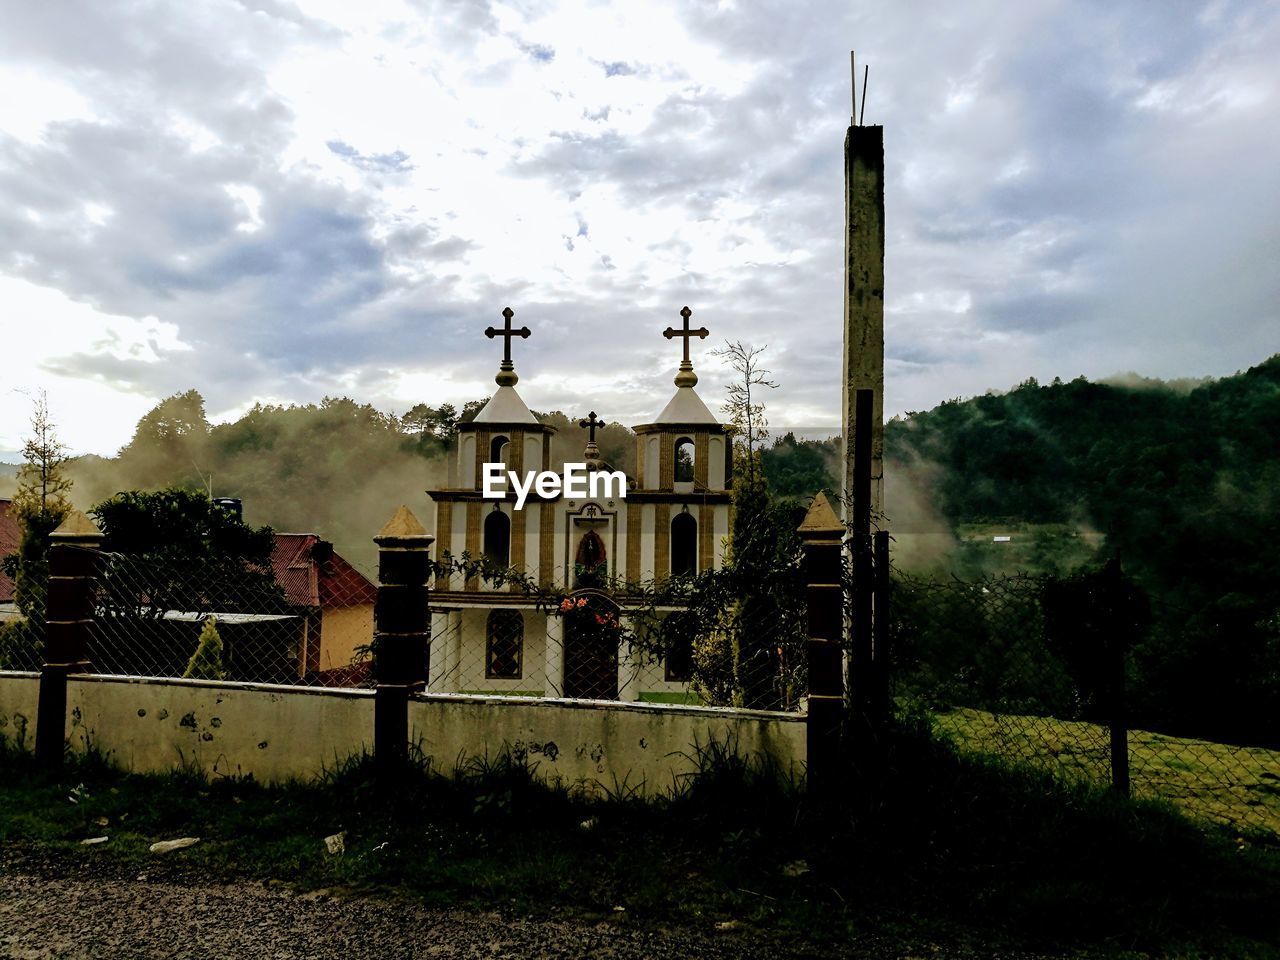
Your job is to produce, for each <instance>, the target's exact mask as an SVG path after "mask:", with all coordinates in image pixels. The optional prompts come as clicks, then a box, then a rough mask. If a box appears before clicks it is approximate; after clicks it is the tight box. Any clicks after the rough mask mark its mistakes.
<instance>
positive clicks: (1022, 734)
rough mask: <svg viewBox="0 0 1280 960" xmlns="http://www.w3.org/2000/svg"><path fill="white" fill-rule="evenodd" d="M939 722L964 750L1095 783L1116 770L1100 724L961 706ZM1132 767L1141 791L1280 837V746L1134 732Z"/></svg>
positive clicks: (1206, 815)
mask: <svg viewBox="0 0 1280 960" xmlns="http://www.w3.org/2000/svg"><path fill="white" fill-rule="evenodd" d="M938 725H939V727H940V729H941V730H943V731H944V732H946V733H948V734H950V735H951V736H953V737H954V738H955V740H956V743H957V745H959V746H960V747H961V748H962V749H968V750H974V751H977V752H980V753H995V754H998V755H1003V756H1014V757H1021V758H1023V759H1025V760H1027V761H1029V762H1032V763H1038V764H1041V765H1044V766H1046V767H1047V768H1050V769H1053V770H1057V771H1061V772H1063V773H1067V774H1069V775H1080V776H1082V777H1084V778H1085V779H1087V780H1090V781H1093V782H1095V783H1106V782H1107V781H1108V779H1109V778H1110V775H1111V766H1110V747H1109V734H1108V732H1107V728H1106V727H1101V726H1097V725H1096V724H1091V723H1082V722H1079V721H1069V720H1054V719H1052V718H1049V717H1025V716H1017V715H1014V714H999V715H997V714H992V713H987V712H985V711H982V710H956V711H953V712H951V713H948V714H945V715H943V716H941V717H939V718H938ZM1129 765H1130V773H1131V784H1132V788H1133V792H1134V793H1135V794H1136V795H1139V796H1150V797H1164V798H1166V799H1168V800H1170V801H1172V802H1173V803H1174V804H1175V805H1177V806H1178V807H1180V808H1182V809H1183V810H1185V811H1186V812H1187V813H1189V814H1192V815H1193V816H1196V817H1202V818H1205V819H1208V820H1213V821H1216V822H1218V823H1222V824H1226V825H1228V826H1234V827H1240V828H1244V829H1251V830H1258V831H1266V832H1270V833H1271V834H1273V835H1274V836H1275V837H1276V838H1277V839H1280V751H1276V750H1266V749H1263V748H1261V747H1237V746H1232V745H1230V744H1225V743H1213V742H1210V741H1208V740H1193V739H1188V738H1183V737H1169V736H1165V735H1163V734H1159V733H1150V732H1148V731H1145V730H1131V731H1129Z"/></svg>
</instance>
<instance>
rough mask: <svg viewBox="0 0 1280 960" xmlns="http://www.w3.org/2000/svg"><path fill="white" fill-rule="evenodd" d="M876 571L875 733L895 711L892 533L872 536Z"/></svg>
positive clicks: (873, 653)
mask: <svg viewBox="0 0 1280 960" xmlns="http://www.w3.org/2000/svg"><path fill="white" fill-rule="evenodd" d="M873 540H874V556H875V561H874V567H875V598H874V599H875V609H874V612H873V615H872V625H871V639H872V644H873V647H872V651H871V666H872V671H873V674H874V684H875V686H874V689H873V690H872V695H871V718H872V723H873V724H874V726H875V728H876V729H882V728H883V727H884V725H885V724H887V723H888V722H889V718H890V715H891V713H892V710H891V708H890V703H889V670H890V664H889V657H890V655H891V654H890V650H889V604H890V603H892V600H890V598H889V589H890V587H889V531H888V530H877V531H876V532H875V533H874V534H873Z"/></svg>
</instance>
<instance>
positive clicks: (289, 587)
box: [271, 533, 377, 686]
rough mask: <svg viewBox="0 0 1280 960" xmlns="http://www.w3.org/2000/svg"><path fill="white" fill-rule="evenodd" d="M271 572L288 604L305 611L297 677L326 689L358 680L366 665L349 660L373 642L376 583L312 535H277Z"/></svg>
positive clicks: (364, 671)
mask: <svg viewBox="0 0 1280 960" xmlns="http://www.w3.org/2000/svg"><path fill="white" fill-rule="evenodd" d="M271 569H272V572H273V573H274V574H275V578H276V582H277V583H278V584H279V585H280V588H281V589H282V590H283V591H284V593H285V597H286V598H287V600H288V602H289V604H290V605H291V606H294V607H301V608H304V609H305V610H306V611H307V612H306V614H305V616H304V617H303V625H302V628H301V632H300V634H299V639H298V648H299V649H298V652H297V669H298V677H299V678H300V679H304V678H305V679H309V680H313V681H317V682H319V683H321V684H324V685H326V686H346V685H348V684H350V683H354V682H358V681H359V680H360V679H362V678H363V676H364V675H365V674H366V673H367V671H368V664H367V662H365V663H353V660H355V659H356V649H357V648H358V647H360V646H363V645H367V644H368V643H369V641H370V640H371V639H372V638H373V601H374V598H375V597H376V595H377V588H376V587H375V586H374V584H373V583H372V582H370V580H369V579H368V578H367V577H366V576H365V575H364V574H362V573H361V572H360V571H359V570H357V569H356V568H355V567H353V566H352V565H351V564H350V563H348V562H347V561H346V560H344V559H343V558H342V556H341V555H340V554H338V553H335V552H334V549H333V544H332V543H330V542H329V541H327V540H322V539H321V538H320V537H319V536H317V535H316V534H314V533H277V534H275V544H274V547H273V549H272V551H271ZM362 659H365V658H362Z"/></svg>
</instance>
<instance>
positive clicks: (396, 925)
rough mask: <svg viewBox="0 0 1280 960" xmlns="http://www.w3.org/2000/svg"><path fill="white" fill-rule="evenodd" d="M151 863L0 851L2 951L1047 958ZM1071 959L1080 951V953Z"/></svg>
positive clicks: (354, 958)
mask: <svg viewBox="0 0 1280 960" xmlns="http://www.w3.org/2000/svg"><path fill="white" fill-rule="evenodd" d="M81 866H82V867H83V866H89V865H87V864H83V865H81ZM156 866H157V870H152V871H148V873H147V874H144V875H142V876H140V877H138V878H137V879H131V878H128V877H124V876H121V875H120V874H119V873H118V871H114V870H111V869H106V870H101V869H94V868H93V867H92V866H89V869H88V870H87V871H85V870H77V871H76V872H77V874H78V875H76V876H74V877H69V876H67V873H68V872H69V869H75V868H74V867H71V865H70V864H68V863H67V862H66V861H63V860H59V859H57V858H47V857H44V856H41V855H40V854H38V853H35V854H34V855H33V851H30V850H27V851H21V852H19V851H15V850H13V849H8V850H6V849H0V960H14V958H20V960H55V958H57V960H64V958H65V960H82V958H93V960H115V958H126V957H127V958H130V960H133V958H138V960H142V958H166V960H167V958H175V960H177V958H200V960H209V958H235V960H239V958H250V957H252V958H264V960H293V958H298V960H329V958H339V960H362V958H366V957H368V958H375V957H376V958H378V960H395V958H400V957H415V958H416V957H424V958H426V957H432V958H434V957H443V958H472V957H483V958H485V960H502V958H517V957H518V958H522V960H523V958H529V960H544V958H591V960H631V958H636V960H674V958H681V960H689V958H707V960H717V958H724V960H793V958H795V960H799V958H817V957H823V958H827V957H831V958H837V957H839V958H847V960H886V958H902V960H923V958H929V960H940V958H956V960H959V958H972V957H991V958H1001V960H1052V958H1050V957H1048V956H1046V955H1044V954H1040V953H1034V954H1033V953H1023V952H1020V951H1016V950H1013V951H1011V950H1008V949H1007V948H997V949H995V950H992V949H990V948H989V947H985V946H984V945H983V944H982V943H981V942H980V940H979V941H978V942H976V943H970V944H966V945H963V946H961V945H958V944H956V943H947V944H937V943H929V942H925V943H919V942H917V943H914V944H911V945H908V944H904V943H902V942H900V941H898V940H896V939H894V938H889V937H885V936H878V935H875V934H871V933H868V934H864V935H862V936H860V937H858V938H857V942H854V943H849V944H844V945H842V946H841V948H838V949H833V948H831V947H826V948H822V947H814V946H801V945H797V944H795V943H793V942H784V941H782V940H781V939H780V938H777V937H775V936H772V935H771V934H770V933H769V931H767V930H763V929H757V928H752V927H747V926H736V927H735V928H733V929H729V930H718V929H716V927H715V926H714V925H712V924H710V923H708V924H707V925H706V926H699V927H696V928H695V927H688V926H683V927H682V926H664V925H660V924H656V923H642V922H637V921H635V920H633V919H632V918H630V917H628V916H627V915H625V914H621V915H616V916H613V917H608V918H599V917H594V918H593V917H581V916H573V915H569V914H567V913H566V914H561V915H552V916H549V917H545V918H544V917H510V916H504V915H502V914H500V913H496V912H486V913H478V912H473V911H467V910H462V909H447V910H441V909H430V908H427V907H424V906H422V905H421V904H418V903H416V902H412V901H409V900H406V899H403V898H396V897H391V896H378V895H370V894H359V895H356V894H350V893H347V892H344V891H336V892H331V891H313V892H307V893H295V892H293V891H292V890H290V889H289V888H288V887H287V886H285V885H283V884H280V883H279V882H274V881H273V882H271V883H269V884H263V883H260V882H249V881H246V882H243V883H209V882H206V881H205V880H203V879H201V878H199V877H193V876H191V875H190V874H189V873H186V872H185V871H184V870H183V869H181V868H178V869H175V870H170V869H167V868H166V866H164V865H162V864H160V863H157V865H156ZM175 866H176V864H175ZM1064 956H1066V955H1062V954H1055V955H1053V957H1056V958H1058V960H1062V957H1064ZM1069 956H1070V957H1072V958H1078V960H1084V958H1086V956H1087V953H1084V952H1082V953H1071V954H1070V955H1069ZM1130 956H1132V955H1130Z"/></svg>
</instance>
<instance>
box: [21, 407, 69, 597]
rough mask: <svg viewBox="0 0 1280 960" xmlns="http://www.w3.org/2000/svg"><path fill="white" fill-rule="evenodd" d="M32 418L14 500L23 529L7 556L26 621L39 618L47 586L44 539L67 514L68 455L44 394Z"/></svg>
mask: <svg viewBox="0 0 1280 960" xmlns="http://www.w3.org/2000/svg"><path fill="white" fill-rule="evenodd" d="M33 407H34V409H33V411H32V415H31V435H30V436H29V437H27V439H26V440H25V441H23V444H22V459H23V464H22V467H21V468H20V469H19V470H18V489H17V492H16V493H15V494H14V496H13V508H12V509H13V514H14V516H15V518H16V519H17V521H18V523H19V524H20V525H21V527H22V539H21V540H20V541H19V543H18V552H17V553H16V554H15V555H14V556H13V558H6V561H7V562H6V572H8V573H9V574H10V575H11V576H12V577H13V580H14V599H15V601H16V602H17V604H18V608H19V609H20V610H22V612H23V613H24V614H25V615H26V616H27V617H28V618H30V619H37V620H41V619H43V617H44V596H45V588H46V584H47V583H48V579H49V574H48V553H49V535H50V534H51V533H53V531H54V530H56V529H57V527H58V524H60V523H62V521H63V520H64V519H65V518H66V516H67V514H68V513H69V512H70V510H71V502H70V501H69V500H68V499H67V491H68V490H70V489H71V480H70V479H69V478H68V477H67V475H66V472H65V465H66V463H67V460H68V459H69V457H68V456H67V448H66V446H65V445H64V444H63V443H61V442H60V441H59V440H58V437H57V433H56V431H55V429H54V425H53V422H52V421H51V420H50V419H49V401H48V397H47V395H46V394H45V393H44V391H41V392H40V394H39V395H38V396H37V397H36V399H35V402H34V404H33Z"/></svg>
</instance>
